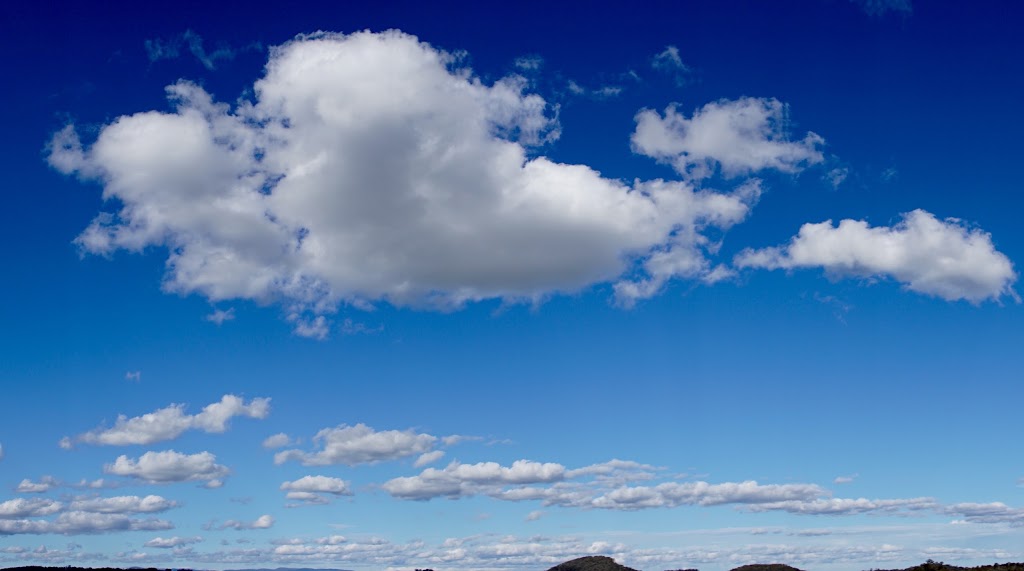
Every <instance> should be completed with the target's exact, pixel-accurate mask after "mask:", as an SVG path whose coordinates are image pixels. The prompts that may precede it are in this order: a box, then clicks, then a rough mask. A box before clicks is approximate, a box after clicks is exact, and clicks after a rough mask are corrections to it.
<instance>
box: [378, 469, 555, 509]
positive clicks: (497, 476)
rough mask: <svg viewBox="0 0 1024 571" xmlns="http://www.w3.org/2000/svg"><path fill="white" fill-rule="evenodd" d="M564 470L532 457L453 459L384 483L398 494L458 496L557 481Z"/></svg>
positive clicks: (406, 497) (394, 494) (389, 489)
mask: <svg viewBox="0 0 1024 571" xmlns="http://www.w3.org/2000/svg"><path fill="white" fill-rule="evenodd" d="M565 473H566V469H565V466H562V465H561V464H554V463H543V464H542V463H540V462H532V461H530V460H516V461H515V462H513V463H512V465H511V466H508V467H506V466H502V465H500V464H498V463H497V462H481V463H479V464H460V463H459V462H452V463H451V464H449V465H448V466H447V467H445V468H444V469H442V470H438V469H437V468H427V469H426V470H424V471H423V472H422V473H421V474H419V475H418V476H410V477H402V478H394V479H392V480H389V481H388V482H385V483H384V484H383V486H381V487H382V488H384V490H385V491H386V492H388V493H389V494H391V495H392V496H394V497H397V498H404V499H413V500H427V499H430V498H436V497H440V496H445V497H449V498H458V497H463V496H470V495H474V494H477V493H481V492H483V491H487V490H491V489H493V488H495V487H502V486H505V485H523V484H535V483H550V482H557V481H559V480H562V479H564V478H565Z"/></svg>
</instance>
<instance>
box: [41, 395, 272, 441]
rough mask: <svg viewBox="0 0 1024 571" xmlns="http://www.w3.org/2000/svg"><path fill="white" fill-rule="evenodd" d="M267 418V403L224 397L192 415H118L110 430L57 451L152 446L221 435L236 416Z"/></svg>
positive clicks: (178, 411) (175, 408) (175, 410)
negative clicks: (185, 436) (190, 433)
mask: <svg viewBox="0 0 1024 571" xmlns="http://www.w3.org/2000/svg"><path fill="white" fill-rule="evenodd" d="M268 414H270V399H269V398H255V399H252V400H251V401H249V402H248V403H246V402H245V401H244V400H243V399H242V398H241V397H238V396H235V395H224V396H223V397H222V398H221V400H220V402H215V403H212V404H209V405H207V406H206V407H204V408H203V410H202V411H201V412H199V413H198V414H195V415H189V414H185V407H184V405H180V404H172V405H170V406H168V407H166V408H161V409H159V410H156V411H154V412H151V413H147V414H144V415H142V416H136V417H132V418H128V417H127V416H125V415H123V414H122V415H119V416H118V417H117V422H115V423H114V426H113V427H112V428H96V429H93V430H91V431H89V432H86V433H83V434H80V435H78V436H76V437H75V438H74V439H73V440H72V439H70V438H67V437H65V438H63V439H62V440H61V444H60V446H61V448H64V449H70V448H71V447H72V446H73V444H74V443H75V442H81V443H85V444H95V445H103V446H127V445H130V444H153V443H154V442H162V441H165V440H173V439H175V438H177V437H178V436H180V435H181V434H182V433H183V432H185V431H186V430H202V431H203V432H208V433H222V432H224V431H226V430H227V428H228V422H229V421H230V420H231V419H232V418H234V417H236V416H245V417H249V418H257V419H264V418H266V417H267V415H268Z"/></svg>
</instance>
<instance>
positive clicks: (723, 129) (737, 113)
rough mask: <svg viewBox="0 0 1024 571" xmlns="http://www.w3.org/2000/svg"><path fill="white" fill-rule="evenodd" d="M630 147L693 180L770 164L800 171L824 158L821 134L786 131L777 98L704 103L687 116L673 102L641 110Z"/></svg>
mask: <svg viewBox="0 0 1024 571" xmlns="http://www.w3.org/2000/svg"><path fill="white" fill-rule="evenodd" d="M636 123H637V125H636V130H635V131H634V132H633V138H632V142H633V150H634V151H636V152H637V153H639V154H642V155H646V156H649V157H652V158H655V159H657V160H659V161H661V162H664V163H667V164H669V165H671V166H672V167H673V168H674V169H675V170H676V171H677V172H678V173H679V174H681V175H683V176H685V177H688V178H691V179H697V180H700V179H703V178H707V177H709V176H711V175H713V174H715V173H716V172H721V174H723V175H725V176H727V177H736V176H742V175H749V174H752V173H755V172H757V171H762V170H766V169H774V170H778V171H782V172H786V173H798V172H800V171H801V170H803V169H804V168H805V167H807V166H809V165H813V164H816V163H820V162H822V161H823V160H824V157H823V156H822V153H821V150H820V149H819V147H820V146H822V145H823V144H824V142H825V141H824V139H822V138H821V137H820V136H818V135H816V134H815V133H807V134H806V135H805V136H804V138H803V139H801V140H797V141H793V140H790V139H789V137H788V136H787V127H788V121H787V117H786V106H785V105H783V104H782V103H781V102H780V101H778V100H776V99H757V98H753V97H744V98H741V99H737V100H735V101H729V100H722V101H717V102H714V103H708V104H707V105H705V106H704V107H701V108H700V109H697V110H696V111H694V113H693V117H691V118H690V119H687V118H686V117H685V116H684V115H683V114H681V113H679V111H678V109H677V107H676V106H675V105H671V106H669V107H668V108H667V109H665V114H664V116H662V115H660V114H659V113H658V112H657V111H654V110H651V109H645V110H643V111H641V112H640V113H638V114H637V116H636Z"/></svg>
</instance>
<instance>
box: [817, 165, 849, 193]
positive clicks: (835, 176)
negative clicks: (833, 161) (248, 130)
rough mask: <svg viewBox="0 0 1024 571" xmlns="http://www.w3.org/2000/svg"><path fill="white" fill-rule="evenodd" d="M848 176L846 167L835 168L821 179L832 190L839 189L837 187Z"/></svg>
mask: <svg viewBox="0 0 1024 571" xmlns="http://www.w3.org/2000/svg"><path fill="white" fill-rule="evenodd" d="M848 176H850V169H848V168H846V167H836V168H834V169H832V170H830V171H828V172H827V173H825V175H824V176H822V177H821V178H822V180H824V181H825V182H827V183H829V184H830V185H831V186H832V188H834V189H836V188H839V185H841V184H843V181H845V180H846V177H848Z"/></svg>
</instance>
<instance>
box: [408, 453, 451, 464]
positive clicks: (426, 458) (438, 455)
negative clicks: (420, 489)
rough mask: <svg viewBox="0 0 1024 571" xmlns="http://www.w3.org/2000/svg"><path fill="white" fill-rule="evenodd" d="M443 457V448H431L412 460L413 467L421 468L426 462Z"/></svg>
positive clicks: (429, 462) (431, 462)
mask: <svg viewBox="0 0 1024 571" xmlns="http://www.w3.org/2000/svg"><path fill="white" fill-rule="evenodd" d="M442 457H444V450H431V451H430V452H424V453H423V454H420V457H419V458H417V459H416V461H415V462H413V464H412V465H413V467H414V468H422V467H423V466H426V465H428V464H433V463H434V462H437V461H438V460H440V459H441V458H442Z"/></svg>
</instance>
